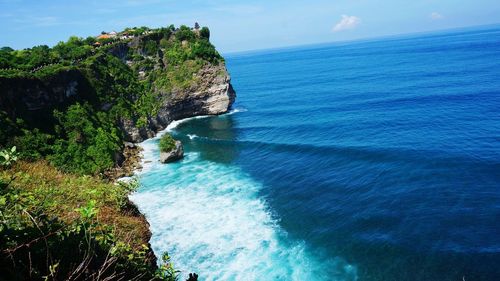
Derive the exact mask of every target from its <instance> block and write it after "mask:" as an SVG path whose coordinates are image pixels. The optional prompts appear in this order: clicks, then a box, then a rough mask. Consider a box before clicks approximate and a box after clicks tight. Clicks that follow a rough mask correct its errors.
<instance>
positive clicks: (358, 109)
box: [132, 26, 500, 281]
mask: <svg viewBox="0 0 500 281" xmlns="http://www.w3.org/2000/svg"><path fill="white" fill-rule="evenodd" d="M226 60H227V66H228V69H229V71H230V73H231V75H232V81H233V85H234V87H235V89H236V91H237V94H238V97H237V103H236V104H235V105H234V109H233V111H232V113H230V114H227V115H223V116H217V117H204V118H193V119H190V120H184V121H182V122H175V124H172V125H171V126H170V128H169V129H168V130H169V131H170V132H171V133H172V134H173V135H174V136H175V137H176V138H178V139H181V140H182V141H183V142H184V144H185V149H186V152H187V153H186V158H185V159H184V160H183V161H181V162H178V163H175V164H170V165H161V164H159V163H157V159H158V150H157V141H158V140H157V139H152V140H148V141H146V142H145V143H143V147H144V148H145V152H144V156H145V161H152V162H145V163H144V170H143V171H142V172H141V173H140V174H139V176H140V180H141V188H140V190H139V191H138V192H137V193H136V194H134V195H133V196H132V199H133V200H134V202H136V203H137V204H138V205H139V207H140V209H141V210H142V211H143V212H144V213H145V214H146V216H147V218H148V220H149V222H150V224H151V230H152V233H153V237H152V241H151V242H152V245H153V248H154V250H155V252H156V254H157V255H160V254H161V253H162V252H164V251H168V252H169V253H170V255H171V256H172V257H173V262H174V265H175V266H176V268H177V269H179V270H181V271H183V274H186V273H188V272H190V271H195V272H198V273H200V275H201V280H381V281H382V280H383V281H387V280H427V281H428V280H439V281H443V280H467V281H468V280H500V27H498V26H493V27H491V26H490V27H481V28H474V29H467V30H454V31H448V32H440V33H432V34H423V35H412V36H403V37H395V38H386V39H380V40H369V41H363V42H361V41H358V42H348V43H336V44H327V45H317V46H307V47H300V48H292V49H281V50H271V51H262V52H252V53H241V54H234V55H230V56H227V57H226Z"/></svg>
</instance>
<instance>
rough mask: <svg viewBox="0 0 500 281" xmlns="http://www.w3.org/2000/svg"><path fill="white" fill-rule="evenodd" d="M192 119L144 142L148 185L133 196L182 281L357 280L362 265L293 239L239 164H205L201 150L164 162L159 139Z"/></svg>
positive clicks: (142, 177)
mask: <svg viewBox="0 0 500 281" xmlns="http://www.w3.org/2000/svg"><path fill="white" fill-rule="evenodd" d="M196 118H207V117H196ZM208 118H217V117H208ZM190 119H192V118H190ZM190 119H185V120H180V121H174V122H172V124H170V126H168V127H167V129H165V130H164V131H163V132H160V133H159V134H158V136H157V137H156V138H153V139H150V140H147V141H145V142H143V143H141V146H142V148H143V149H144V151H143V156H144V158H143V170H142V171H141V172H139V173H138V176H139V179H140V183H141V187H140V189H139V190H138V192H137V193H135V194H133V195H132V196H131V199H132V201H133V202H134V203H135V204H137V205H138V206H139V209H140V210H141V212H142V213H144V214H145V216H146V218H147V219H148V222H149V223H150V226H151V232H152V238H151V245H152V247H153V250H154V252H155V254H156V255H157V256H160V255H161V254H162V253H164V252H168V253H169V254H170V255H171V257H172V260H173V262H174V265H175V267H176V269H178V270H181V272H182V273H181V275H182V276H181V279H184V278H185V275H186V274H187V273H189V272H197V273H199V274H200V276H201V280H332V278H333V280H355V279H356V270H355V268H354V267H352V266H350V265H348V264H346V263H345V262H343V261H342V260H340V259H331V258H330V259H323V258H321V257H320V256H315V255H313V254H312V253H311V252H309V251H308V249H307V246H306V245H305V243H304V242H303V241H292V240H291V239H290V238H288V236H287V234H286V232H284V231H283V230H282V229H281V228H280V227H279V225H278V223H277V221H276V219H274V218H273V215H272V213H271V211H270V210H269V208H268V206H267V204H266V202H265V201H264V200H263V199H261V198H259V196H258V192H259V190H260V189H261V188H262V187H261V185H260V184H259V183H258V182H255V181H254V180H252V179H251V177H249V176H248V175H246V174H245V173H244V172H242V171H241V170H240V169H239V168H238V167H236V166H230V165H224V164H220V163H216V162H212V161H207V160H204V159H202V158H201V157H200V154H199V153H198V152H195V151H191V152H189V151H188V152H187V153H186V156H185V159H184V160H182V161H180V162H178V163H173V164H168V165H163V164H160V163H159V162H158V161H157V160H158V154H159V151H158V146H157V142H158V139H159V137H160V136H161V135H162V134H163V133H165V132H172V131H173V130H174V129H175V128H176V127H177V126H178V125H180V124H181V123H182V122H188V121H189V120H190ZM193 139H194V138H193ZM193 139H191V140H193Z"/></svg>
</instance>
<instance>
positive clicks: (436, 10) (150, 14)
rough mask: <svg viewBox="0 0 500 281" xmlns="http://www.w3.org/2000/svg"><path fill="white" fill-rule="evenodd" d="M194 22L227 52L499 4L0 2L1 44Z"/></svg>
mask: <svg viewBox="0 0 500 281" xmlns="http://www.w3.org/2000/svg"><path fill="white" fill-rule="evenodd" d="M195 21H197V22H199V23H200V24H201V25H207V26H209V27H210V29H211V32H212V42H213V43H214V44H215V45H216V46H217V48H218V49H219V50H220V51H222V53H227V52H234V51H245V50H255V49H266V48H276V47H285V46H294V45H303V44H312V43H323V42H333V41H344V40H353V39H361V38H372V37H379V36H387V35H395V34H405V33H414V32H423V31H433V30H440V29H447V28H455V27H466V26H474V25H485V24H494V23H500V1H498V0H418V1H414V0H413V1H406V0H385V1H377V0H337V1H335V0H330V1H326V0H316V1H314V0H309V1H295V0H288V1H284V0H274V1H272V0H267V1H264V0H250V1H239V0H233V1H229V0H205V1H201V0H182V1H181V0H179V1H174V0H142V1H141V0H121V1H111V0H87V1H82V0H51V1H48V0H37V1H33V0H31V1H23V0H0V25H1V26H2V28H1V29H0V46H11V47H13V48H26V47H31V46H34V45H40V44H47V45H53V44H55V43H57V42H58V41H61V40H66V39H67V38H68V37H69V36H71V35H77V36H81V37H86V36H88V35H96V34H98V33H100V32H101V31H103V30H106V31H111V30H117V31H119V30H122V29H123V28H125V27H128V26H142V25H146V26H151V27H159V26H167V25H169V24H171V23H173V24H175V25H180V24H186V25H193V24H194V22H195Z"/></svg>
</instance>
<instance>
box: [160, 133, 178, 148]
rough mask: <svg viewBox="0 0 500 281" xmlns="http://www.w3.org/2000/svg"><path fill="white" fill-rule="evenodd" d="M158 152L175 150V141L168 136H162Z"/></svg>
mask: <svg viewBox="0 0 500 281" xmlns="http://www.w3.org/2000/svg"><path fill="white" fill-rule="evenodd" d="M159 146H160V151H162V152H168V151H171V150H172V149H174V148H175V140H174V138H173V137H172V136H171V135H170V134H164V135H163V136H162V137H161V139H160V144H159Z"/></svg>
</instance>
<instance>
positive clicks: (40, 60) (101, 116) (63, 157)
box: [0, 25, 223, 175]
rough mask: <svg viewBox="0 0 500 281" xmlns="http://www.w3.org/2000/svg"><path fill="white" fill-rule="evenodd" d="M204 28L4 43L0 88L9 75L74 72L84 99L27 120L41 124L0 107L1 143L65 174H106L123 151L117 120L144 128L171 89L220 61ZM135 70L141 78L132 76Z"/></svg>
mask: <svg viewBox="0 0 500 281" xmlns="http://www.w3.org/2000/svg"><path fill="white" fill-rule="evenodd" d="M209 33H210V31H209V30H208V28H206V27H203V28H201V30H199V31H193V30H191V29H190V28H189V27H187V26H181V27H179V28H178V29H176V28H175V27H174V26H173V25H171V26H169V27H166V28H159V29H149V28H147V27H140V28H129V29H126V30H125V31H123V32H122V34H130V35H135V36H137V37H135V38H136V39H135V40H136V41H134V42H135V43H134V44H132V45H127V44H126V42H120V40H118V39H112V40H111V41H113V43H112V44H110V45H107V46H104V47H100V48H96V47H94V46H93V44H94V43H95V42H96V39H95V38H93V37H89V38H86V39H82V38H78V37H71V38H70V39H69V40H68V41H67V42H60V43H58V44H57V45H56V46H54V47H53V48H49V47H47V46H37V47H33V48H31V49H25V50H12V49H11V48H7V47H5V48H2V49H1V50H0V68H9V69H10V70H1V69H0V87H2V88H4V87H3V85H2V83H5V84H8V83H9V81H10V80H9V79H14V78H15V79H26V80H27V81H29V82H32V81H40V82H41V83H43V84H45V83H47V81H52V80H57V79H60V78H59V77H64V76H65V75H67V73H69V72H71V71H73V72H75V73H79V75H80V76H81V77H80V78H79V79H80V81H77V82H78V84H79V85H83V86H81V87H84V88H83V89H80V90H79V91H80V92H82V90H83V91H84V93H83V94H84V96H85V97H84V98H82V99H79V100H77V101H75V102H74V103H73V104H70V105H68V106H67V107H63V108H54V109H53V110H52V112H49V113H44V114H45V115H43V116H38V117H35V118H32V119H37V120H38V119H43V120H46V121H47V122H45V123H44V124H43V126H41V125H40V124H34V122H33V121H32V120H31V121H30V120H27V119H25V118H24V116H22V115H16V114H15V113H14V112H13V111H12V112H9V109H10V108H1V105H0V124H1V126H0V147H6V146H17V147H18V148H20V151H22V153H21V155H20V157H21V158H22V159H25V160H31V161H33V160H39V159H43V158H46V159H48V160H49V161H50V163H51V164H53V165H55V166H56V167H58V168H60V169H62V170H64V171H67V172H73V173H78V174H92V175H98V174H102V173H104V172H105V171H106V170H108V169H110V168H112V167H113V166H114V165H115V162H116V155H117V153H119V151H120V150H121V149H122V143H123V133H122V132H121V131H120V130H118V124H119V122H120V120H122V119H123V118H127V119H132V120H135V124H136V125H137V126H139V127H143V126H147V124H148V120H149V118H151V117H153V116H155V115H156V114H157V112H158V110H159V106H160V105H161V104H163V103H164V101H165V99H168V98H170V96H171V95H170V93H172V92H176V91H177V92H178V91H183V90H186V89H189V88H190V87H193V86H195V85H196V84H197V83H198V82H199V81H198V79H199V78H197V76H196V73H198V72H199V71H200V70H201V69H202V68H203V67H204V66H205V65H207V64H218V63H220V62H222V61H223V59H222V57H221V56H220V55H219V53H218V52H217V51H216V50H215V48H214V46H213V45H212V44H211V43H210V42H209V40H208V38H209ZM127 42H128V41H127ZM116 48H125V49H126V50H127V52H126V54H125V57H118V56H116V55H115V53H114V52H113V50H115V49H116ZM125 60H127V61H129V62H131V65H127V64H126V63H124V61H125ZM141 72H143V73H144V75H143V76H141V75H138V74H139V73H141ZM1 79H4V80H3V81H2V80H1ZM103 108H105V110H103ZM2 110H3V111H2Z"/></svg>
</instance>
